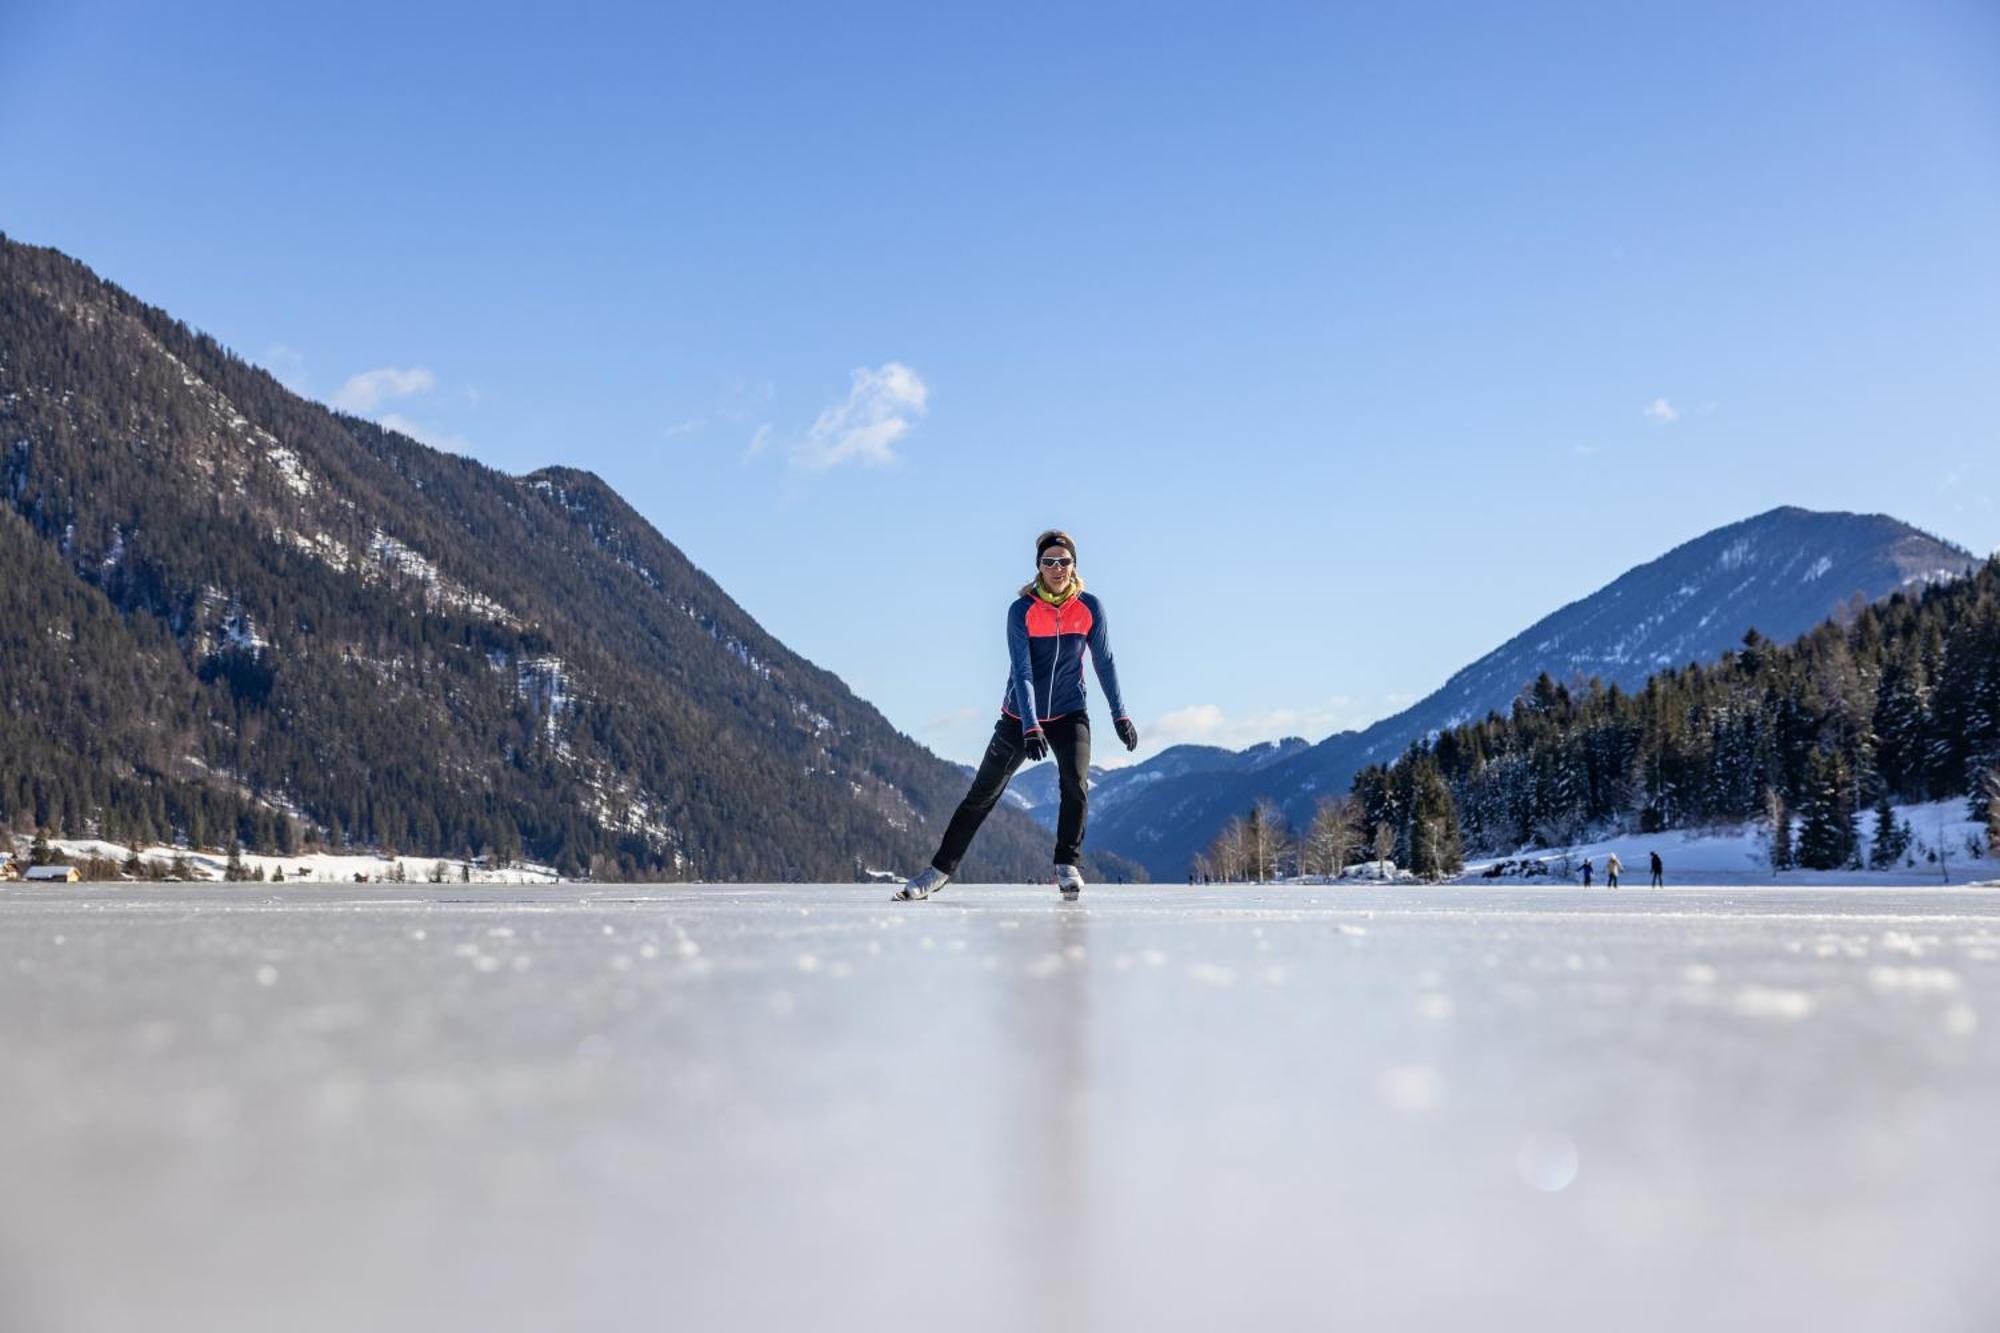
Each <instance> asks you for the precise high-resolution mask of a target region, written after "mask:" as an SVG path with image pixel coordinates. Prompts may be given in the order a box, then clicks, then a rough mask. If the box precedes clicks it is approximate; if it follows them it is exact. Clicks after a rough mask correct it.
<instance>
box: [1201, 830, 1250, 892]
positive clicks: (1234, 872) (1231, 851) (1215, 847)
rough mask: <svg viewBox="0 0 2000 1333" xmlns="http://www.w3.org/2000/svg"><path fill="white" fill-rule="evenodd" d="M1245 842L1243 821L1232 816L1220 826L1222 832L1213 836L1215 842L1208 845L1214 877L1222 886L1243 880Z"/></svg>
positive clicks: (1245, 855) (1246, 858) (1245, 854)
mask: <svg viewBox="0 0 2000 1333" xmlns="http://www.w3.org/2000/svg"><path fill="white" fill-rule="evenodd" d="M1247 841H1248V839H1247V838H1246V836H1245V833H1244V828H1243V821H1242V820H1241V819H1240V818H1238V817H1236V816H1234V815H1232V816H1231V817H1230V820H1229V822H1228V823H1227V824H1224V825H1223V826H1222V832H1220V833H1218V834H1216V835H1215V841H1214V842H1212V843H1210V844H1209V848H1208V859H1209V861H1210V862H1211V863H1212V864H1213V865H1214V866H1215V877H1216V878H1217V879H1219V880H1221V881H1222V882H1223V883H1224V884H1229V883H1233V882H1234V881H1236V880H1239V879H1242V878H1243V874H1244V869H1245V864H1246V862H1247V860H1248V856H1247V853H1246V848H1245V843H1246V842H1247Z"/></svg>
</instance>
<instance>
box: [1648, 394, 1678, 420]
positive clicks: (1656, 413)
mask: <svg viewBox="0 0 2000 1333" xmlns="http://www.w3.org/2000/svg"><path fill="white" fill-rule="evenodd" d="M1640 411H1641V412H1643V413H1644V414H1645V416H1646V419H1647V420H1649V421H1658V422H1661V423H1662V424H1665V423H1671V422H1675V421H1679V420H1680V419H1681V414H1680V409H1678V408H1676V407H1675V406H1674V405H1673V404H1672V403H1670V402H1668V401H1667V400H1666V399H1664V398H1655V399H1654V400H1653V401H1652V402H1650V403H1647V404H1646V405H1645V406H1644V407H1643V408H1641V409H1640Z"/></svg>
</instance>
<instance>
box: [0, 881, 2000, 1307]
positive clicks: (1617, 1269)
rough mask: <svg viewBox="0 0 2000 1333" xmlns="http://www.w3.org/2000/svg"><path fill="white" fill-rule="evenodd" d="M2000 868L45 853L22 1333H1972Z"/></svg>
mask: <svg viewBox="0 0 2000 1333" xmlns="http://www.w3.org/2000/svg"><path fill="white" fill-rule="evenodd" d="M1996 1005H2000V894H1996V893H1993V892H1991V891H1982V890H1972V889H1942V888H1937V889H1893V890H1853V889H1836V888H1814V889H1798V888H1783V889H1773V888H1727V889H1697V888H1675V889H1669V890H1666V891H1649V890H1644V889H1636V890H1627V891H1624V892H1621V893H1619V894H1617V895H1613V894H1611V893H1609V892H1607V891H1604V890H1598V891H1595V892H1591V893H1586V892H1585V891H1583V890H1580V889H1568V888H1549V887H1540V886H1537V887H1503V888H1493V887H1487V886H1478V887H1472V886H1447V887H1442V888H1419V887H1407V886H1388V887H1383V888H1368V887H1366V886H1340V887H1335V888H1282V889H1271V888H1267V889H1229V890H1224V889H1214V890H1201V891H1193V890H1186V889H1177V888H1162V887H1144V888H1131V889H1111V888H1104V887H1099V886H1092V887H1091V888H1089V889H1087V890H1086V891H1085V894H1084V898H1083V900H1082V902H1081V903H1080V904H1078V905H1075V906H1067V905H1065V904H1063V903H1062V902H1061V901H1060V900H1059V899H1058V898H1057V896H1056V895H1055V894H1054V893H1053V892H1052V891H1050V890H1046V889H1034V890H1029V889H1024V888H983V887H965V886H958V885H954V886H952V887H951V888H950V889H948V890H947V891H946V892H945V893H944V894H943V895H941V896H940V897H939V898H937V899H934V900H933V901H931V902H927V903H916V904H892V903H890V902H889V901H887V890H886V889H884V888H881V887H879V886H872V885H864V886H845V885H843V886H816V887H741V888H701V889H664V888H638V887H627V886H591V887H583V886H576V885H556V886H547V887H542V886H535V887H515V888H508V887H502V886H478V885H475V886H465V885H394V886H379V887H378V886H360V885H345V886H334V885H324V884H315V885H293V884H285V885H276V886H273V885H261V884H249V885H241V884H239V885H211V884H199V885H195V884H189V885H153V884H138V885H124V886H90V885H75V886H72V885H47V886H43V885H36V886H28V885H8V886H4V888H0V1052H4V1058H0V1127H4V1131H5V1132H4V1134H3V1135H0V1198H4V1199H5V1201H6V1206H5V1208H4V1210H0V1328H5V1329H8V1330H16V1329H19V1330H35V1331H36V1333H45V1331H46V1333H84V1331H89V1330H99V1329H127V1328H144V1329H148V1330H166V1331H178V1330H195V1329H201V1330H219V1331H221V1333H235V1331H236V1330H245V1331H246V1333H247V1331H248V1330H258V1331H259V1333H262V1331H263V1330H268V1329H273V1328H283V1329H287V1330H305V1331H308V1333H310V1331H314V1330H351V1329H357V1328H369V1329H390V1330H401V1329H409V1330H419V1329H421V1330H426V1331H431V1330H456V1329H465V1330H473V1329H480V1330H485V1329H530V1328H532V1329H567V1328H614V1327H623V1328H646V1329H650V1328H675V1329H723V1330H729V1329H752V1328H757V1329H797V1328H810V1329H826V1330H849V1329H852V1330H862V1329H869V1330H874V1329H903V1328H922V1329H926V1330H936V1329H940V1328H946V1329H953V1330H957V1329H1001V1328H1020V1329H1038V1330H1039V1329H1075V1328H1105V1329H1135V1330H1136V1329H1149V1330H1150V1329H1183V1328H1185V1329H1193V1328H1227V1329H1235V1328H1254V1329H1307V1328H1311V1329H1324V1328H1336V1327H1338V1328H1355V1329H1364V1328H1381V1329H1392V1328H1393V1329H1411V1328H1443V1329H1454V1328H1466V1329H1480V1330H1513V1329H1519V1330H1529V1329H1535V1330H1542V1329H1589V1330H1593V1333H1598V1331H1601V1330H1608V1329H1618V1330H1633V1329H1637V1330H1654V1329H1659V1330H1665V1329H1683V1328H1688V1327H1698V1328H1701V1329H1703V1330H1705V1333H1706V1331H1710V1330H1726V1329H1769V1328H1772V1327H1786V1328H1792V1327H1796V1328H1815V1329H1862V1328H1869V1329H1875V1328H1879V1329H1897V1330H1935V1329H1942V1330H1961V1329H1962V1330H1973V1329H1981V1328H1990V1327H1991V1326H1992V1325H1991V1312H1992V1311H1993V1309H1995V1308H1996V1302H2000V1274H1996V1271H1995V1268H1994V1265H1993V1263H1992V1259H1991V1256H1992V1250H1993V1243H1994V1231H1993V1227H1992V1218H1993V1209H1994V1205H1993V1199H1994V1198H1995V1191H1996V1187H2000V1138H1996V1136H1995V1135H1994V1134H1993V1132H1992V1126H1993V1125H1994V1123H1995V1122H1996V1114H1997V1113H2000V1035H1996V1034H1997V1033H2000V1023H1996V1022H1995V1021H1994V1010H1995V1006H1996Z"/></svg>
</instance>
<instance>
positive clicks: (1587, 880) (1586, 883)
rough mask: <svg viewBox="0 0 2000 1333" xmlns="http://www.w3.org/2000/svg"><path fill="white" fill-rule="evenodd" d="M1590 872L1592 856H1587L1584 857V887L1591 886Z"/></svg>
mask: <svg viewBox="0 0 2000 1333" xmlns="http://www.w3.org/2000/svg"><path fill="white" fill-rule="evenodd" d="M1590 874H1591V871H1590V858H1589V857H1587V856H1586V857H1585V858H1584V859H1583V887H1584V888H1586V889H1587V888H1589V887H1590Z"/></svg>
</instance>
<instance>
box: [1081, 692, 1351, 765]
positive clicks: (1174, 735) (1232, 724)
mask: <svg viewBox="0 0 2000 1333" xmlns="http://www.w3.org/2000/svg"><path fill="white" fill-rule="evenodd" d="M1365 720H1366V719H1364V718H1363V717H1362V716H1361V714H1360V711H1359V710H1358V709H1356V708H1355V706H1354V700H1352V699H1350V698H1348V697H1347V696H1346V695H1335V696H1334V697H1333V698H1331V699H1328V700H1326V701H1325V702H1324V703H1321V704H1319V705H1316V706H1314V707H1311V708H1274V709H1271V710H1270V711H1269V712H1264V713H1249V714H1244V715H1242V716H1237V717H1232V716H1230V715H1229V714H1228V713H1225V712H1223V711H1222V709H1221V707H1220V706H1219V705H1216V704H1192V705H1190V706H1188V707H1186V708H1176V709H1174V710H1173V711H1172V712H1170V713H1164V714H1162V715H1160V716H1159V717H1157V718H1155V719H1153V720H1151V721H1149V722H1146V723H1144V724H1142V725H1141V726H1140V728H1139V738H1140V741H1141V743H1142V748H1143V749H1144V751H1145V752H1147V753H1149V754H1156V753H1158V752H1159V751H1161V750H1164V749H1166V748H1167V747H1168V746H1170V745H1220V746H1224V747H1225V748H1227V749H1231V750H1241V749H1243V748H1244V747H1246V746H1250V745H1256V744H1258V743H1260V742H1262V741H1275V740H1283V739H1284V738H1285V737H1287V736H1303V737H1305V738H1306V739H1307V740H1309V741H1320V740H1324V739H1326V738H1327V737H1328V736H1330V735H1332V734H1333V733H1334V732H1336V731H1341V730H1344V729H1345V728H1348V727H1354V726H1359V725H1360V724H1361V723H1362V722H1363V721H1365ZM1092 757H1093V759H1097V760H1098V762H1104V761H1106V760H1109V759H1111V756H1109V755H1106V756H1103V758H1102V759H1099V758H1098V756H1095V755H1093V756H1092ZM1123 758H1124V756H1123V755H1122V754H1121V755H1119V756H1118V759H1120V760H1122V759H1123Z"/></svg>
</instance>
